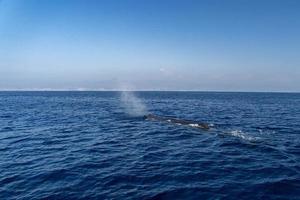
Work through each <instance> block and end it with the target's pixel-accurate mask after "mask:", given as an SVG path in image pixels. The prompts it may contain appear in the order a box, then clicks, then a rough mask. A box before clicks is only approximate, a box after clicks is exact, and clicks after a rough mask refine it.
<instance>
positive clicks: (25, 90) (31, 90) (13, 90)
mask: <svg viewBox="0 0 300 200" xmlns="http://www.w3.org/2000/svg"><path fill="white" fill-rule="evenodd" d="M0 92H220V93H222V92H223V93H295V94H297V93H300V91H254V90H252V91H245V90H163V89H161V90H157V89H138V90H129V89H126V90H120V89H109V90H108V89H50V88H46V89H0Z"/></svg>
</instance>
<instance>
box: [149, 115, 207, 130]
mask: <svg viewBox="0 0 300 200" xmlns="http://www.w3.org/2000/svg"><path fill="white" fill-rule="evenodd" d="M144 119H145V120H151V121H160V122H168V123H172V124H178V125H186V126H191V127H193V128H199V129H203V130H209V125H208V124H207V123H203V122H197V121H192V120H184V119H177V118H173V117H165V116H158V115H153V114H148V115H145V116H144Z"/></svg>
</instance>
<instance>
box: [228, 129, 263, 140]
mask: <svg viewBox="0 0 300 200" xmlns="http://www.w3.org/2000/svg"><path fill="white" fill-rule="evenodd" d="M227 134H229V135H231V136H234V137H238V138H240V139H243V140H247V141H257V140H259V138H258V137H253V136H250V135H248V134H246V133H244V132H243V131H241V130H233V131H230V132H227Z"/></svg>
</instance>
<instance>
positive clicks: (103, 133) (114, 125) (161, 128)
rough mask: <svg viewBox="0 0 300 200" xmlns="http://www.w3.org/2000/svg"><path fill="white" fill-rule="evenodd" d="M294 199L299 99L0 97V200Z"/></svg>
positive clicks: (298, 191)
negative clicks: (149, 117) (167, 119)
mask: <svg viewBox="0 0 300 200" xmlns="http://www.w3.org/2000/svg"><path fill="white" fill-rule="evenodd" d="M147 113H154V114H158V115H162V116H174V117H178V118H182V119H192V120H199V121H203V122H207V123H209V124H210V126H211V127H212V128H211V130H209V131H203V130H199V129H195V128H192V127H186V126H179V125H174V124H170V123H163V122H157V121H146V120H144V119H143V117H142V115H144V114H147ZM299 198H300V94H292V93H290V94H284V93H217V92H135V93H120V92H0V199H299Z"/></svg>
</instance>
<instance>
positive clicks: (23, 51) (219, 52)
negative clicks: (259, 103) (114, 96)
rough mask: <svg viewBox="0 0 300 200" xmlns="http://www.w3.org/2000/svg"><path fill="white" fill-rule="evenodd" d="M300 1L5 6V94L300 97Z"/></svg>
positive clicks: (1, 48)
mask: <svg viewBox="0 0 300 200" xmlns="http://www.w3.org/2000/svg"><path fill="white" fill-rule="evenodd" d="M299 10H300V1H297V0H294V1H293V0H281V1H279V0H269V1H268V0H260V1H255V0H236V1H231V0H227V1H220V0H207V1H201V0H194V1H189V0H181V1H176V0H149V1H146V0H136V1H134V0H119V1H118V0H115V1H111V0H107V1H100V0H99V1H96V0H95V1H93V0H86V1H84V0H82V1H76V0H70V1H68V0H64V1H61V0H0V89H1V90H6V89H24V90H27V89H30V90H35V89H36V90H40V89H59V90H70V89H72V90H77V89H83V90H115V89H122V88H129V89H135V90H204V91H206V90H213V91H294V92H300V55H299V54H300V12H299Z"/></svg>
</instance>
